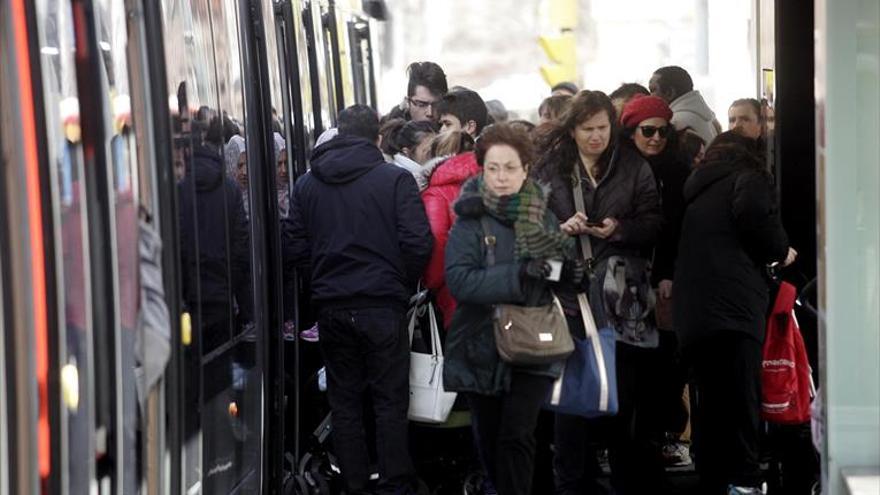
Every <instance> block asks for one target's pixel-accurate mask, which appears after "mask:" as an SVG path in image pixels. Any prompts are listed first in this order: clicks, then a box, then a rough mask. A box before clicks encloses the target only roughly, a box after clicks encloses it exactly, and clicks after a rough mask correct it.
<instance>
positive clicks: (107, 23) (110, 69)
mask: <svg viewBox="0 0 880 495" xmlns="http://www.w3.org/2000/svg"><path fill="white" fill-rule="evenodd" d="M95 11H96V18H95V22H96V28H97V34H98V48H99V52H100V54H101V57H100V59H99V60H100V61H101V65H102V67H103V69H104V73H103V75H104V77H105V79H104V80H105V81H106V85H107V93H106V95H105V98H107V97H108V96H109V101H106V100H105V104H109V105H107V108H109V110H110V115H108V116H107V117H109V118H107V119H105V129H106V135H107V136H108V139H109V143H108V144H109V150H110V156H109V157H108V158H109V159H110V163H109V164H108V165H109V172H110V181H111V184H112V185H113V189H112V193H113V197H112V200H113V203H112V205H113V206H114V211H113V216H112V217H111V218H114V219H115V229H114V233H115V238H114V239H113V240H112V242H115V245H114V248H115V249H114V251H115V256H114V260H115V262H116V267H115V270H114V273H115V275H116V287H117V290H118V292H117V293H116V301H115V303H116V308H117V309H118V314H117V315H116V321H115V322H114V327H113V332H114V339H115V340H116V342H117V349H118V351H117V352H118V354H116V355H115V356H114V357H110V356H107V357H104V358H101V356H100V355H99V356H98V357H99V358H101V362H107V363H112V362H113V359H114V358H115V359H117V360H118V361H119V362H118V366H117V368H116V369H119V370H120V371H121V376H119V377H118V380H119V382H120V390H121V391H122V394H121V397H120V396H117V394H110V396H111V397H113V400H115V401H116V403H117V406H116V407H119V408H120V412H121V414H122V416H121V417H122V418H123V423H122V424H121V425H119V427H120V429H121V432H119V433H118V434H119V435H120V436H121V438H122V443H121V445H122V449H123V456H124V458H135V457H136V455H137V445H136V444H137V431H136V430H137V422H136V418H137V390H136V387H135V382H136V379H135V371H134V370H135V366H136V360H135V350H134V347H135V330H136V328H137V313H138V303H139V300H140V283H139V277H138V273H139V265H138V261H139V255H138V225H139V213H138V210H139V208H138V204H139V198H138V197H137V193H138V191H139V189H138V188H137V187H133V183H132V181H133V180H134V179H136V178H137V177H138V176H139V170H138V167H139V166H140V164H138V163H137V158H138V155H137V151H136V139H135V135H134V133H133V132H132V118H131V97H130V96H129V94H130V84H129V67H128V47H127V45H128V31H127V26H126V7H125V0H99V1H98V2H97V8H96V9H95ZM111 352H112V350H111ZM99 383H101V382H100V381H99ZM119 475H120V476H121V478H122V484H121V486H122V491H123V492H125V493H129V492H131V493H133V492H135V491H136V490H137V485H138V482H137V472H136V470H135V467H134V465H127V466H126V467H125V469H123V470H122V472H120V473H119Z"/></svg>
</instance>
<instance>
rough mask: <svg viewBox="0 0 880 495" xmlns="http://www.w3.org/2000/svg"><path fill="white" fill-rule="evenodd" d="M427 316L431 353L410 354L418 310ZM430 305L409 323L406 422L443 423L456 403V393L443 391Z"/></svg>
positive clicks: (436, 332)
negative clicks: (429, 328)
mask: <svg viewBox="0 0 880 495" xmlns="http://www.w3.org/2000/svg"><path fill="white" fill-rule="evenodd" d="M422 309H424V310H426V311H427V312H428V321H429V325H430V327H431V353H430V354H425V353H421V352H413V351H412V341H413V333H414V332H415V328H416V322H417V321H418V318H419V314H420V313H421V311H420V310H422ZM434 311H435V310H434V305H433V304H431V303H428V304H426V305H425V306H422V307H416V308H414V309H413V311H412V316H411V317H410V320H409V345H410V366H409V413H408V416H409V419H411V420H413V421H419V422H422V423H445V422H446V419H447V418H448V417H449V412H450V411H451V410H452V403H453V402H455V392H447V391H446V390H444V389H443V349H442V348H441V346H440V330H439V328H437V315H436V314H435V312H434Z"/></svg>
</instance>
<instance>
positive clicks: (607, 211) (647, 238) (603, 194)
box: [538, 147, 663, 315]
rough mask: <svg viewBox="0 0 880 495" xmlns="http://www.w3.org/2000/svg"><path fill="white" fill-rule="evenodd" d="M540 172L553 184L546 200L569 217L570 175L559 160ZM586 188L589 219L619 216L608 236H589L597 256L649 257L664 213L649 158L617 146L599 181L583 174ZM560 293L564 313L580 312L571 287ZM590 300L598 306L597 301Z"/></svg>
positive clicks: (571, 212) (571, 204) (558, 214)
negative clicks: (605, 237)
mask: <svg viewBox="0 0 880 495" xmlns="http://www.w3.org/2000/svg"><path fill="white" fill-rule="evenodd" d="M585 175H586V174H584V176H585ZM538 177H539V179H540V180H541V181H543V182H547V183H549V184H550V186H551V190H552V192H551V193H550V199H549V201H548V206H549V208H550V210H552V211H553V213H554V214H555V215H556V218H557V219H558V220H559V222H565V221H566V220H568V219H569V218H571V217H572V216H573V215H574V214H575V211H577V210H576V209H575V205H574V196H572V178H571V177H569V176H568V175H564V174H562V173H561V172H560V170H559V164H553V163H548V164H547V165H546V166H544V167H542V168H541V169H540V171H539V172H538ZM582 190H583V193H584V205H585V207H586V210H587V211H586V213H587V216H588V217H589V218H590V219H591V220H595V221H601V220H602V219H604V218H609V217H610V218H614V219H616V220H617V221H618V222H620V224H619V225H618V227H617V231H616V232H615V233H614V234H613V235H612V236H611V237H610V238H609V239H599V238H596V237H591V238H590V243H591V245H592V247H593V258H594V260H595V261H596V262H600V261H602V260H605V259H607V258H608V257H610V256H614V255H625V256H640V257H644V258H650V255H651V249H652V248H653V247H654V243H655V242H656V241H657V236H658V234H659V233H660V228H661V226H662V223H663V217H662V214H661V211H660V199H659V195H658V194H657V184H656V182H655V180H654V174H653V173H651V167H650V165H648V162H646V161H645V160H644V159H643V158H642V156H641V155H640V154H639V153H638V152H636V151H633V150H632V149H629V148H627V147H617V149H616V150H615V151H614V153H613V154H612V157H611V160H610V162H609V164H608V170H607V171H606V172H605V175H604V176H603V177H602V179H601V180H600V181H599V183H598V185H597V186H596V187H593V184H592V183H591V182H590V181H589V180H584V181H582ZM557 294H558V295H559V299H560V301H561V302H562V305H563V307H564V308H565V310H566V313H568V314H571V315H577V314H580V311H579V310H578V307H577V298H576V296H575V294H574V293H573V292H567V291H560V292H558V293H557ZM591 304H592V305H594V306H595V302H594V301H591ZM596 311H597V308H594V312H596Z"/></svg>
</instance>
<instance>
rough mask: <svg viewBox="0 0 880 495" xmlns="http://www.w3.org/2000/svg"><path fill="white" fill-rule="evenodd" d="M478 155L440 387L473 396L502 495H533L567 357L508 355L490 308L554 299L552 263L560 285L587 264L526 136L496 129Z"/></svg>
mask: <svg viewBox="0 0 880 495" xmlns="http://www.w3.org/2000/svg"><path fill="white" fill-rule="evenodd" d="M475 151H476V158H477V163H478V164H479V165H480V166H481V167H482V169H483V170H482V174H480V175H479V176H477V177H475V178H473V179H471V180H470V181H469V182H467V183H466V184H465V185H464V187H463V188H462V192H461V196H460V198H459V200H458V201H457V202H456V204H455V212H456V213H457V215H458V220H457V221H456V223H455V225H454V226H453V228H452V231H451V232H450V234H449V240H448V243H447V245H446V260H445V265H446V282H447V284H448V286H449V288H450V290H451V292H452V295H453V297H454V298H455V299H456V301H457V302H458V306H457V308H456V311H455V314H454V316H453V318H452V324H451V327H450V330H449V333H448V335H447V338H446V351H445V356H446V357H445V364H444V374H443V384H444V387H445V388H446V390H449V391H457V392H463V393H464V394H465V396H466V397H467V399H468V403H469V404H470V407H471V412H472V418H473V421H474V423H475V427H476V437H477V444H478V448H479V450H480V457H481V459H482V461H483V463H484V467H485V468H486V471H487V472H488V474H489V478H490V480H491V481H492V483H493V485H494V486H495V488H496V489H497V490H498V493H499V494H500V495H515V494H527V493H529V491H530V490H531V486H532V472H533V469H534V456H535V438H534V431H535V426H536V424H537V421H538V413H539V412H540V410H541V406H542V405H543V403H544V401H545V399H546V398H547V396H548V394H549V392H550V388H551V387H552V384H553V380H554V379H555V378H556V377H558V376H559V373H560V371H561V369H562V364H563V361H561V360H560V361H559V362H556V363H552V364H548V365H542V366H528V367H526V366H513V365H510V364H508V363H505V362H504V361H502V360H501V358H500V357H499V355H498V352H497V350H496V346H495V336H494V332H493V320H492V316H493V310H494V305H496V304H520V305H524V306H539V305H545V304H548V303H550V302H551V301H552V298H553V294H552V292H551V288H552V285H553V284H554V283H553V282H548V280H547V277H548V276H549V275H550V271H551V267H550V263H548V261H550V260H557V261H560V262H562V270H561V274H560V277H559V281H558V282H556V283H558V284H568V285H579V284H580V282H581V280H582V278H583V274H584V267H583V264H582V263H581V262H580V261H578V260H576V259H575V258H576V256H575V253H574V243H573V242H572V239H571V238H570V237H569V236H566V235H565V234H562V233H561V232H560V231H559V227H558V222H557V220H556V217H555V216H554V215H553V213H552V212H550V211H549V210H548V209H547V202H546V198H547V195H548V191H547V190H546V189H545V188H543V187H542V186H541V185H540V184H538V183H536V182H535V181H533V180H532V179H530V178H528V175H529V166H530V164H531V163H532V160H533V151H532V146H531V143H530V140H529V138H528V136H527V135H526V134H525V132H524V131H522V130H517V129H514V128H512V127H510V126H508V125H504V124H499V125H494V126H491V127H489V128H487V129H485V130H484V131H483V133H482V135H481V136H480V138H479V140H478V141H477V145H476V150H475ZM487 231H488V232H487ZM487 243H490V244H493V245H494V257H495V262H494V263H489V262H487V258H486V255H487ZM539 330H540V329H536V331H539Z"/></svg>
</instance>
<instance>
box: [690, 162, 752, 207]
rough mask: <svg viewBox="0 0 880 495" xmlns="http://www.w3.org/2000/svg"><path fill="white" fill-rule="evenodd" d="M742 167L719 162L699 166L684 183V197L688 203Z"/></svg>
mask: <svg viewBox="0 0 880 495" xmlns="http://www.w3.org/2000/svg"><path fill="white" fill-rule="evenodd" d="M739 169H741V167H738V166H736V165H733V164H727V163H719V164H717V165H708V166H703V167H700V168H698V169H697V170H696V171H694V173H693V174H691V176H690V177H689V178H688V180H687V182H685V184H684V199H685V202H686V203H690V202H692V201H693V200H694V199H696V197H697V196H699V195H700V194H702V193H703V191H705V190H706V189H708V188H709V187H710V186H711V185H712V184H715V183H716V182H718V181H720V180H723V179H725V178H727V177H728V176H730V175H731V174H734V173H736V172H737V170H739Z"/></svg>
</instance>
